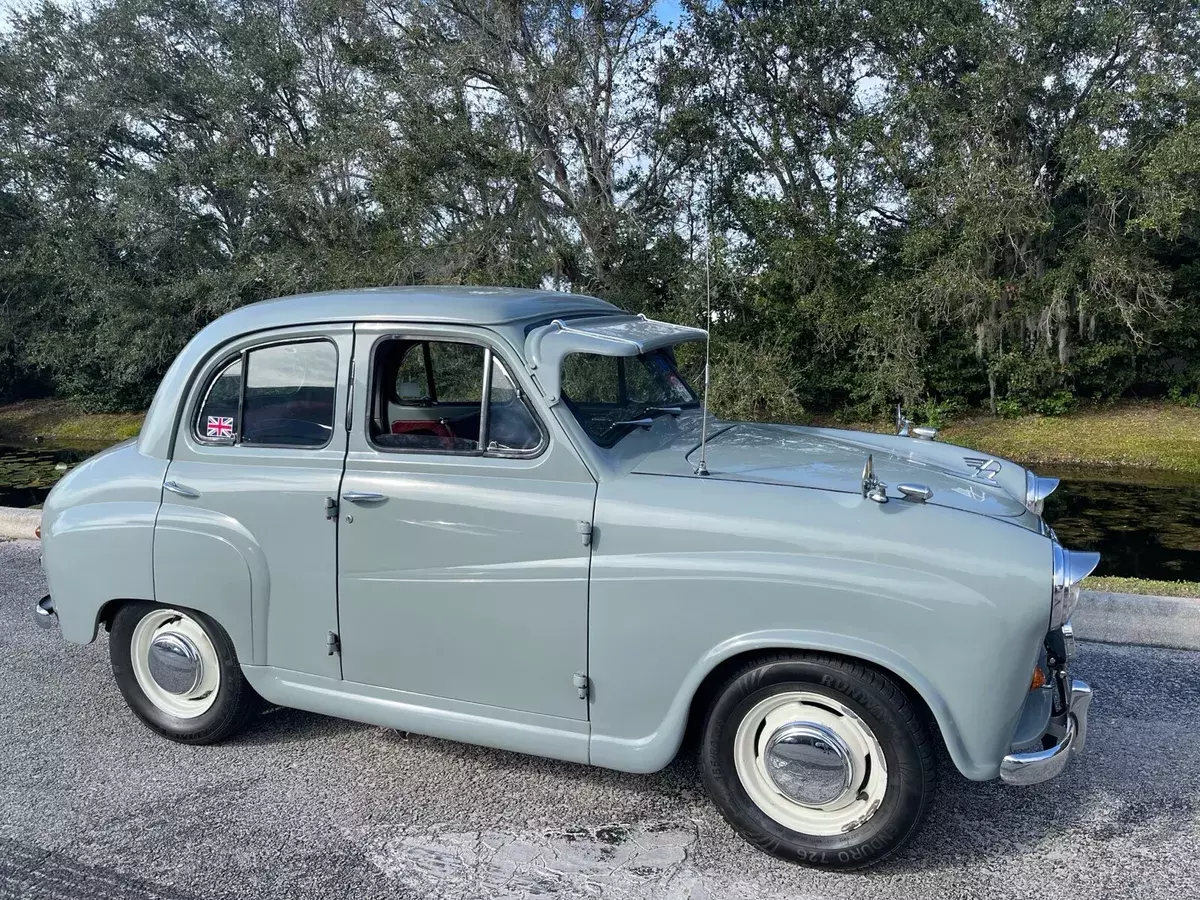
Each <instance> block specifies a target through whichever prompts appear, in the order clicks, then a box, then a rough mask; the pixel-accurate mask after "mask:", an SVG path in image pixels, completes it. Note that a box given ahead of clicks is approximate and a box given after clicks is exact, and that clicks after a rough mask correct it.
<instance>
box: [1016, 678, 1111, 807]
mask: <svg viewBox="0 0 1200 900" xmlns="http://www.w3.org/2000/svg"><path fill="white" fill-rule="evenodd" d="M1091 702H1092V689H1091V688H1090V687H1088V686H1087V683H1086V682H1083V681H1080V680H1079V679H1078V678H1076V679H1073V680H1072V681H1071V693H1070V697H1069V700H1068V703H1067V711H1066V712H1065V713H1063V714H1062V715H1060V716H1057V717H1056V720H1054V721H1052V723H1051V726H1052V731H1051V732H1049V733H1055V732H1061V734H1060V735H1057V743H1056V744H1055V745H1054V746H1053V747H1051V748H1049V749H1048V750H1037V751H1032V752H1027V753H1010V754H1008V756H1006V757H1004V759H1003V760H1002V761H1001V763H1000V780H1001V781H1003V782H1004V783H1005V784H1038V783H1039V782H1042V781H1049V780H1050V779H1051V778H1054V777H1056V776H1058V775H1059V774H1061V773H1062V770H1063V769H1064V768H1066V765H1067V763H1068V762H1069V761H1070V759H1071V756H1072V755H1073V754H1075V753H1079V752H1081V751H1082V750H1083V744H1084V741H1085V739H1086V738H1087V714H1088V706H1089V705H1090V704H1091Z"/></svg>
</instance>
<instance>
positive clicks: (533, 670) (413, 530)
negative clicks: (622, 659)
mask: <svg viewBox="0 0 1200 900" xmlns="http://www.w3.org/2000/svg"><path fill="white" fill-rule="evenodd" d="M514 362H515V355H514V354H513V353H512V351H511V348H508V347H506V346H505V345H504V344H503V343H502V342H501V341H499V340H498V339H497V338H496V337H495V336H494V335H493V334H491V333H490V332H486V331H483V330H480V329H469V328H462V327H457V328H456V327H452V326H432V325H427V326H420V327H415V326H414V327H411V328H409V327H403V326H396V325H391V326H389V325H375V324H372V325H359V326H358V327H357V329H356V351H355V371H356V373H357V374H356V376H355V385H354V396H355V401H354V408H353V416H354V421H353V427H352V429H351V434H350V443H349V450H348V453H347V458H346V471H345V476H344V478H343V482H342V494H341V506H340V510H341V513H342V523H341V526H340V528H341V534H340V537H339V541H338V578H339V617H340V624H341V630H340V635H341V646H342V671H343V677H344V678H345V679H346V680H347V681H350V682H358V683H362V684H369V685H375V686H379V687H384V688H391V689H394V690H398V691H404V692H407V693H409V694H411V695H421V697H423V698H438V701H442V700H444V701H457V702H459V703H462V704H474V705H478V707H479V708H478V709H477V710H476V712H478V714H481V715H489V716H494V715H495V711H494V708H500V709H504V710H516V711H520V712H523V713H533V714H537V715H542V716H553V717H558V718H563V719H574V720H585V719H586V718H587V709H588V707H587V700H586V697H585V696H584V694H585V692H583V691H581V688H580V686H579V684H578V680H579V679H581V678H583V677H584V676H586V672H587V598H588V574H589V571H588V570H589V565H590V556H591V554H590V546H589V544H590V541H589V536H588V533H587V532H588V530H589V529H590V523H591V520H592V512H593V505H594V502H595V496H596V483H595V480H594V479H593V477H592V475H591V474H590V473H589V472H588V470H587V468H586V467H585V466H584V465H583V463H582V462H581V461H580V459H579V457H578V455H577V454H576V452H575V450H574V448H573V447H571V446H570V444H569V443H567V441H566V438H565V436H564V435H563V434H562V432H561V430H559V426H558V424H557V422H555V421H554V420H553V419H552V418H551V417H549V416H546V415H545V414H544V411H543V410H539V409H538V408H537V407H536V405H535V404H534V403H533V402H531V401H532V398H531V397H530V396H529V393H528V392H529V387H530V386H529V384H528V382H527V380H526V376H525V373H524V372H523V371H521V370H520V369H519V367H518V366H516V365H514ZM413 702H417V703H428V702H429V701H428V700H427V699H426V700H423V699H420V697H414V701H413ZM436 702H437V701H435V703H436ZM484 707H490V708H493V710H492V711H491V712H489V711H488V710H486V709H484ZM458 708H465V707H458Z"/></svg>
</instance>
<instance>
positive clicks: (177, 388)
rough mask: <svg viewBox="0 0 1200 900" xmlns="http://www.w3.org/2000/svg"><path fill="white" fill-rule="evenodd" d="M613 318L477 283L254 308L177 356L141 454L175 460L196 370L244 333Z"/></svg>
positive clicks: (585, 299) (555, 294)
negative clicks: (339, 325)
mask: <svg viewBox="0 0 1200 900" xmlns="http://www.w3.org/2000/svg"><path fill="white" fill-rule="evenodd" d="M614 313H615V314H618V315H623V314H624V312H623V310H621V309H620V308H618V307H616V306H613V305H612V304H611V303H609V302H607V301H605V300H601V299H599V298H597V297H589V296H587V295H586V294H567V293H563V292H560V291H536V290H531V289H528V288H500V287H471V286H462V287H377V288H358V289H356V290H348V291H326V292H323V293H319V294H297V295H296V296H293V297H279V298H278V299H275V300H264V301H262V302H260V303H251V304H249V305H247V306H241V307H238V308H237V309H235V310H233V311H232V312H227V313H225V315H223V316H221V317H220V318H219V319H217V320H215V321H213V322H211V323H209V324H208V325H207V326H205V327H204V328H203V329H202V330H201V331H200V333H199V334H197V335H196V336H195V337H194V338H192V340H191V341H189V342H188V344H187V346H186V347H184V348H183V350H182V351H180V353H179V355H178V356H177V357H175V361H174V362H173V363H171V366H170V368H169V369H167V373H166V375H164V376H163V380H162V383H161V384H159V386H158V391H157V392H156V393H155V395H154V402H153V403H151V404H150V409H149V411H148V412H147V413H146V419H145V421H144V422H143V423H142V432H141V434H140V435H139V437H138V450H139V451H140V452H141V453H144V454H146V455H147V456H153V457H156V458H160V459H165V458H167V456H169V453H170V446H171V441H172V439H173V435H174V429H175V417H176V413H177V407H178V403H179V397H180V396H181V394H182V393H183V392H184V391H185V390H186V389H187V385H188V383H189V380H190V378H191V376H192V374H193V370H194V369H195V368H196V366H197V365H198V364H199V363H200V362H201V361H202V360H204V359H205V357H206V356H207V355H208V354H209V353H210V352H212V351H213V350H214V348H217V347H220V346H221V345H223V344H224V343H226V342H228V341H230V340H233V339H234V338H238V337H240V336H242V335H246V334H252V333H254V332H259V331H269V330H272V329H276V328H289V327H293V326H299V325H318V324H326V323H331V322H429V323H438V324H445V325H508V324H509V323H514V322H527V323H536V322H539V321H541V322H545V321H548V320H549V319H553V318H556V317H560V316H569V315H571V316H573V315H581V314H582V315H593V316H595V315H612V314H614Z"/></svg>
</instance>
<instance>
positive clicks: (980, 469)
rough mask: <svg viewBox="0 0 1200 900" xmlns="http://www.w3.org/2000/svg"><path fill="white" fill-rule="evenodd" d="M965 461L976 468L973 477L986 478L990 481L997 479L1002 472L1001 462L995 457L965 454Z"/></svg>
mask: <svg viewBox="0 0 1200 900" xmlns="http://www.w3.org/2000/svg"><path fill="white" fill-rule="evenodd" d="M963 462H965V463H966V464H967V465H968V466H970V467H971V468H972V469H974V470H975V474H974V475H972V476H971V477H972V478H986V479H987V480H988V481H995V480H996V476H997V475H999V474H1000V463H999V462H998V461H997V460H994V459H982V458H980V457H978V456H964V457H963Z"/></svg>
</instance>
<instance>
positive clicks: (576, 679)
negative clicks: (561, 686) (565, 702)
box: [571, 672, 588, 700]
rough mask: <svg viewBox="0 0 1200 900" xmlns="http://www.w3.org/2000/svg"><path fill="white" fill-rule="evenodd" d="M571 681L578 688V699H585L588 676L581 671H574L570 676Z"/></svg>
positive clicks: (586, 696)
mask: <svg viewBox="0 0 1200 900" xmlns="http://www.w3.org/2000/svg"><path fill="white" fill-rule="evenodd" d="M571 682H572V684H574V685H575V687H576V688H577V689H578V690H579V699H580V700H586V699H587V698H588V677H587V676H586V675H584V674H583V673H582V672H576V673H575V674H574V675H572V676H571Z"/></svg>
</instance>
